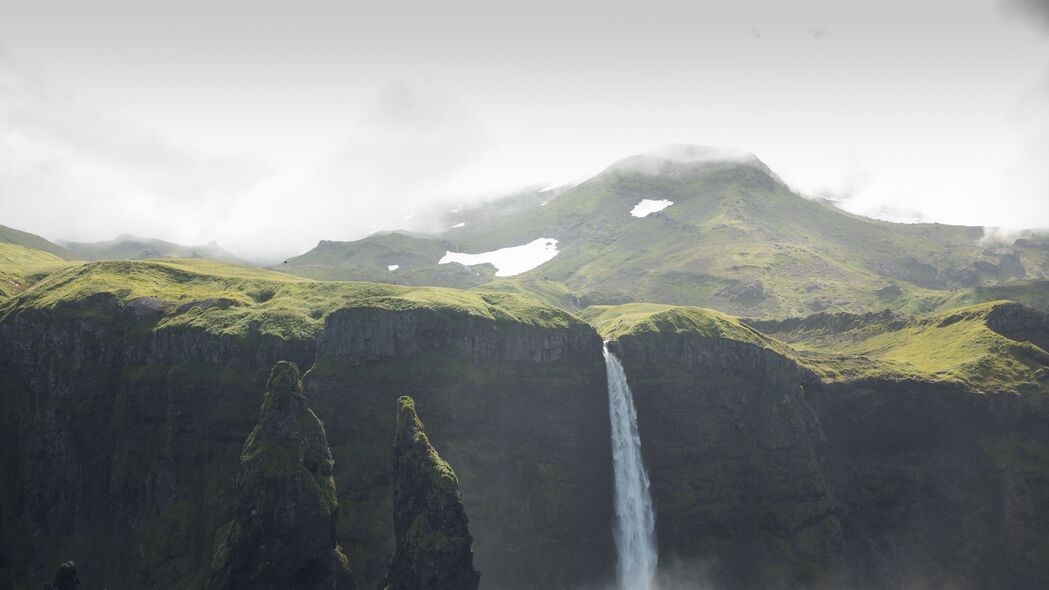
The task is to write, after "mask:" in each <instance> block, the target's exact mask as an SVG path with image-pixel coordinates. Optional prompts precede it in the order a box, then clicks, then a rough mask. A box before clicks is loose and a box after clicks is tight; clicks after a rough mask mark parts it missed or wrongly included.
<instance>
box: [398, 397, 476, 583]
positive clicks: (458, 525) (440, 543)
mask: <svg viewBox="0 0 1049 590" xmlns="http://www.w3.org/2000/svg"><path fill="white" fill-rule="evenodd" d="M397 406H398V411H397V437H396V439H395V440H394V445H393V479H394V484H393V528H394V537H395V539H396V543H397V546H396V549H395V550H394V554H393V559H391V560H390V567H389V569H388V570H387V573H386V582H385V583H384V585H383V586H384V588H386V589H387V590H415V589H431V590H476V588H477V584H478V581H479V579H480V576H479V575H478V573H477V571H476V570H475V569H474V567H473V551H472V549H471V544H472V543H473V538H472V537H471V536H470V531H469V529H468V526H467V525H468V522H469V521H468V519H467V516H466V512H465V511H464V510H463V502H462V495H461V494H460V493H459V479H458V478H457V477H456V476H455V471H453V470H452V467H451V466H450V465H448V463H447V462H446V461H444V460H443V459H441V456H440V455H439V454H438V453H437V451H436V450H435V449H434V448H433V446H432V445H431V444H430V440H429V439H428V438H427V436H426V432H425V431H424V430H423V424H422V421H421V420H419V416H418V415H417V414H416V413H415V402H414V401H413V400H412V399H411V398H410V397H402V398H400V399H399V400H397Z"/></svg>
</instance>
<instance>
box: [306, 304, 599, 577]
mask: <svg viewBox="0 0 1049 590" xmlns="http://www.w3.org/2000/svg"><path fill="white" fill-rule="evenodd" d="M304 382H305V388H306V395H307V396H308V397H309V399H310V402H311V405H312V406H313V407H314V408H315V409H316V411H317V413H318V415H319V416H320V417H321V419H322V420H323V421H324V423H325V425H326V426H327V428H328V434H329V442H330V443H331V445H332V450H333V453H334V454H335V456H336V460H337V464H336V472H335V478H336V483H337V484H338V489H339V500H340V503H341V504H342V506H343V511H344V515H343V517H342V518H341V519H340V522H339V542H340V543H341V544H342V546H343V547H344V548H345V550H346V552H347V555H348V556H349V557H350V563H351V565H352V567H353V571H354V575H355V576H357V579H358V582H359V583H361V584H362V585H365V584H368V585H371V584H378V583H379V582H380V581H381V580H382V579H383V576H384V575H385V573H386V572H385V569H384V568H385V564H386V560H387V559H388V556H389V555H391V554H392V552H393V550H394V535H393V530H394V522H393V520H392V518H391V516H390V515H391V514H392V513H393V498H392V494H391V490H392V485H393V482H392V481H391V478H390V471H389V466H390V465H391V464H392V463H393V451H392V449H391V448H390V445H389V441H390V440H392V439H393V438H394V436H395V428H394V424H395V417H396V416H395V413H394V408H395V407H396V400H397V399H398V398H399V396H400V395H401V394H402V393H404V392H411V393H412V396H413V398H414V399H415V402H416V403H417V404H418V407H419V408H420V410H421V411H423V412H425V415H426V424H427V435H428V437H429V439H430V440H431V441H432V442H433V445H434V446H435V447H437V448H439V449H441V455H442V457H443V458H444V459H445V460H447V461H448V463H450V464H451V465H454V466H455V471H456V474H457V475H458V478H459V481H460V484H461V489H462V501H463V506H464V507H465V509H466V513H467V514H469V515H470V532H471V534H472V535H473V538H474V544H473V549H474V563H475V565H476V567H477V569H478V570H479V571H481V572H483V574H484V576H483V582H482V584H483V585H484V586H485V587H491V588H538V587H543V588H566V587H574V586H576V585H579V584H582V583H586V582H590V581H594V580H601V579H604V578H607V577H609V576H610V575H611V572H612V568H613V564H614V554H613V547H612V535H611V524H610V523H611V521H612V473H611V470H612V467H611V450H610V448H609V443H608V439H609V425H608V406H607V392H606V389H605V377H604V364H603V360H602V357H601V341H600V338H599V337H598V336H597V334H596V333H595V332H594V331H593V330H592V329H590V328H589V327H588V326H586V325H583V324H575V325H571V326H568V327H565V328H561V329H557V330H550V329H545V330H541V329H537V328H535V327H530V326H527V325H521V324H516V323H511V322H491V323H488V322H480V321H477V320H474V319H470V320H465V321H462V322H455V321H449V319H448V318H447V317H444V316H441V315H438V314H434V313H432V312H430V311H426V310H423V311H408V312H396V313H394V312H389V311H380V310H363V311H360V312H358V311H357V310H344V311H340V312H336V313H333V314H332V315H331V316H330V317H329V318H328V321H327V324H326V327H325V330H324V334H323V335H322V337H321V338H320V339H319V344H318V353H317V361H316V363H315V364H314V367H313V369H311V370H310V372H309V373H308V374H307V375H306V377H305V378H304ZM339 457H354V458H355V459H354V460H353V461H352V462H340V461H338V458H339ZM347 515H348V517H347Z"/></svg>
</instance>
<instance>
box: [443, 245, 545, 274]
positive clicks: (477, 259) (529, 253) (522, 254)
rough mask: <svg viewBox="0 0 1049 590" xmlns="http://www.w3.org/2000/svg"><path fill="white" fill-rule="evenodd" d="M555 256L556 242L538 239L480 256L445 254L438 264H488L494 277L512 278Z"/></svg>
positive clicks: (457, 253)
mask: <svg viewBox="0 0 1049 590" xmlns="http://www.w3.org/2000/svg"><path fill="white" fill-rule="evenodd" d="M554 256H557V240H555V239H553V238H538V239H535V240H532V241H531V242H528V243H527V244H523V245H521V246H511V247H509V248H500V249H498V250H492V251H491V252H482V253H480V254H465V253H462V252H445V254H444V256H443V257H442V258H441V260H439V261H438V264H448V263H449V262H458V263H459V264H462V265H465V266H473V265H475V264H485V263H489V264H491V265H492V266H494V267H495V269H496V272H495V276H497V277H512V276H514V275H519V274H521V273H523V272H527V271H529V270H532V269H533V268H535V267H537V266H539V265H540V264H542V263H544V262H546V261H548V260H551V259H552V258H553V257H554Z"/></svg>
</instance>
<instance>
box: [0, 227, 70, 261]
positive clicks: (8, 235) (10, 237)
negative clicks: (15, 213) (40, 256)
mask: <svg viewBox="0 0 1049 590" xmlns="http://www.w3.org/2000/svg"><path fill="white" fill-rule="evenodd" d="M0 244H14V245H16V246H24V247H26V248H32V249H33V250H39V251H41V252H47V253H48V254H52V255H54V256H57V257H59V258H62V259H64V260H76V258H77V257H76V255H75V254H73V253H72V252H70V251H69V250H68V249H66V248H63V247H62V246H59V245H58V244H55V243H53V242H50V241H48V240H46V239H44V238H42V237H40V236H38V235H36V234H31V233H29V232H24V231H21V230H17V229H14V228H11V227H7V226H4V225H0Z"/></svg>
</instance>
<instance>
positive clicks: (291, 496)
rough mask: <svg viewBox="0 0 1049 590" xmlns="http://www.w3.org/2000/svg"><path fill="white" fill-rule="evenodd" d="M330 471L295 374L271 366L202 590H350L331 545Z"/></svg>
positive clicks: (335, 509)
mask: <svg viewBox="0 0 1049 590" xmlns="http://www.w3.org/2000/svg"><path fill="white" fill-rule="evenodd" d="M333 466H334V461H332V457H331V451H330V450H329V449H328V439H327V436H326V435H325V433H324V425H323V424H321V422H320V420H319V419H318V418H317V416H316V415H315V414H314V413H313V412H312V411H310V409H309V407H308V406H307V405H306V398H304V397H303V396H302V382H301V381H299V370H298V368H297V367H296V366H295V365H294V364H293V363H290V362H286V361H282V362H279V363H277V364H276V365H275V366H274V367H273V371H272V372H271V373H270V378H269V381H268V382H267V383H266V395H265V396H264V397H263V399H262V409H261V410H260V412H259V421H258V423H257V424H256V425H255V428H254V429H253V430H252V431H251V434H250V435H248V439H247V441H245V443H244V450H243V451H242V452H241V457H240V469H239V471H238V473H237V480H236V489H235V492H234V493H235V496H236V498H235V503H236V508H235V509H234V515H233V519H232V520H230V521H229V522H228V523H227V524H226V525H225V526H223V527H222V528H221V529H220V530H219V532H218V533H217V534H216V538H215V543H216V546H215V552H214V554H213V556H212V575H211V581H210V583H209V584H208V587H209V588H211V589H214V590H225V589H236V588H258V589H260V590H263V589H267V588H272V589H274V590H278V589H283V588H298V589H302V590H321V589H325V590H353V589H354V588H356V585H355V584H354V582H353V576H352V575H351V574H350V568H349V563H348V562H347V560H346V555H345V554H344V553H343V552H342V548H341V547H339V545H338V543H337V542H336V540H335V524H336V520H337V518H338V513H339V504H338V500H337V498H336V494H335V481H334V479H333V478H332V469H333Z"/></svg>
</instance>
